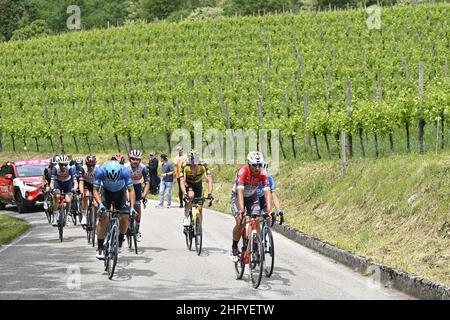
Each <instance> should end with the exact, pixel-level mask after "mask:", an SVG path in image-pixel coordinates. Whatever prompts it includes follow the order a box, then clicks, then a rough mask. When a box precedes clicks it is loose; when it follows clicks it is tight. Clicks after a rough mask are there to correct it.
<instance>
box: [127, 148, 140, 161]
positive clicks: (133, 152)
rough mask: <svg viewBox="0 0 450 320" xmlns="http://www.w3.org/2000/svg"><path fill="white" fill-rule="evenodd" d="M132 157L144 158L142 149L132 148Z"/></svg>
mask: <svg viewBox="0 0 450 320" xmlns="http://www.w3.org/2000/svg"><path fill="white" fill-rule="evenodd" d="M130 158H136V159H142V152H141V151H140V150H136V149H135V150H131V152H130Z"/></svg>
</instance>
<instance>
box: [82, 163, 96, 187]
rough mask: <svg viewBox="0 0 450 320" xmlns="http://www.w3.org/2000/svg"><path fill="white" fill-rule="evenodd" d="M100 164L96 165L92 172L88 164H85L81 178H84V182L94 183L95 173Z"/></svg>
mask: <svg viewBox="0 0 450 320" xmlns="http://www.w3.org/2000/svg"><path fill="white" fill-rule="evenodd" d="M97 169H98V166H97V165H96V166H95V167H94V170H92V172H89V170H88V168H87V166H83V171H82V175H81V177H80V178H82V180H84V183H85V184H86V183H89V184H93V183H94V175H95V171H97Z"/></svg>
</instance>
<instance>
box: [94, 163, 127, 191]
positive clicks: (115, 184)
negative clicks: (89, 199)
mask: <svg viewBox="0 0 450 320" xmlns="http://www.w3.org/2000/svg"><path fill="white" fill-rule="evenodd" d="M100 186H101V187H103V189H105V190H106V191H109V192H119V191H120V190H122V189H124V188H125V186H126V187H127V188H131V187H132V186H133V180H131V177H130V175H129V174H128V172H127V170H126V169H125V167H124V166H121V171H120V176H119V179H117V180H111V179H109V178H108V177H106V174H105V166H101V167H100V168H98V169H97V170H96V171H95V173H94V188H96V189H99V188H100Z"/></svg>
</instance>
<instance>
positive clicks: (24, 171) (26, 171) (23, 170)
mask: <svg viewBox="0 0 450 320" xmlns="http://www.w3.org/2000/svg"><path fill="white" fill-rule="evenodd" d="M45 167H46V166H45V165H36V166H18V167H17V172H18V173H19V177H38V176H42V175H43V174H44V170H45Z"/></svg>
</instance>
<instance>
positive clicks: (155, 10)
mask: <svg viewBox="0 0 450 320" xmlns="http://www.w3.org/2000/svg"><path fill="white" fill-rule="evenodd" d="M140 6H141V14H140V16H141V18H143V19H148V20H154V19H156V18H158V19H165V18H167V17H168V16H169V15H170V14H171V13H172V12H174V11H177V10H179V9H181V8H182V7H183V1H182V0H172V1H166V0H141V2H140Z"/></svg>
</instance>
